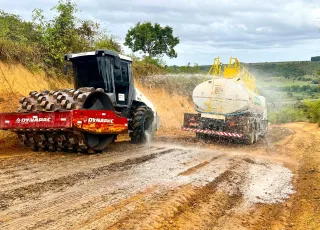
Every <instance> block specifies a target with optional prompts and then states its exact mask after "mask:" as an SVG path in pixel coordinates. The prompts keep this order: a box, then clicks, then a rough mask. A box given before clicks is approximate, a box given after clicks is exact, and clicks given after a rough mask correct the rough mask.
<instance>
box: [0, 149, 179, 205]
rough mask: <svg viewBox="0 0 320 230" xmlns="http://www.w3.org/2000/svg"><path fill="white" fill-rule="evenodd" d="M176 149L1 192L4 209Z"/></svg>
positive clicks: (125, 168) (126, 168)
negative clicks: (18, 201)
mask: <svg viewBox="0 0 320 230" xmlns="http://www.w3.org/2000/svg"><path fill="white" fill-rule="evenodd" d="M175 150H176V149H170V148H169V149H166V150H162V151H159V152H156V153H152V154H150V155H146V156H141V157H137V158H133V159H127V160H126V161H124V162H118V163H111V164H108V165H106V166H102V167H99V168H95V169H93V170H91V171H88V172H79V173H75V174H72V175H69V176H63V177H59V178H56V179H53V180H48V181H45V182H41V183H35V184H31V185H27V186H25V187H21V188H17V189H14V190H7V191H5V192H2V193H0V197H1V199H2V203H3V205H2V210H3V207H7V206H9V205H8V203H10V202H12V201H13V200H15V199H17V198H19V199H36V198H38V197H40V196H41V195H42V194H44V193H45V192H48V191H55V190H57V189H59V191H61V190H63V189H64V188H65V187H71V186H74V185H75V184H76V183H80V182H81V181H83V180H92V179H95V178H96V177H99V176H101V175H105V174H107V173H109V172H114V171H121V170H128V169H129V168H131V167H133V166H134V165H138V164H142V163H144V162H146V161H149V160H151V159H154V158H156V157H158V156H161V155H164V154H167V153H171V152H173V151H175Z"/></svg>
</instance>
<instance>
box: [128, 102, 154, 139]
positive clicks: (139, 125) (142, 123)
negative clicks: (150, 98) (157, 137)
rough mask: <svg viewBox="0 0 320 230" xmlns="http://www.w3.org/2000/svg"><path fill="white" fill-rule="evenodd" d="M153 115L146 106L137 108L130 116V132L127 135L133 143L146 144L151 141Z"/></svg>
mask: <svg viewBox="0 0 320 230" xmlns="http://www.w3.org/2000/svg"><path fill="white" fill-rule="evenodd" d="M153 119H154V115H153V112H152V110H151V109H150V108H149V107H147V106H138V107H136V109H135V110H134V111H133V113H132V116H131V122H130V127H131V129H132V130H131V132H130V134H129V136H130V138H131V141H132V142H133V143H146V142H147V141H149V140H152V139H153V136H154V130H153V128H152V123H153Z"/></svg>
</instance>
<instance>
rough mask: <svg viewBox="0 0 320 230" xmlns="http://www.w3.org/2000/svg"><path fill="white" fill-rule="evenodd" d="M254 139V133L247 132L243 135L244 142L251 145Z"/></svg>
mask: <svg viewBox="0 0 320 230" xmlns="http://www.w3.org/2000/svg"><path fill="white" fill-rule="evenodd" d="M254 140H255V135H254V133H253V132H252V133H248V134H247V135H246V136H245V139H244V143H245V144H246V145H252V144H253V143H254Z"/></svg>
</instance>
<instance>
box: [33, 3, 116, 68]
mask: <svg viewBox="0 0 320 230" xmlns="http://www.w3.org/2000/svg"><path fill="white" fill-rule="evenodd" d="M52 10H54V11H55V13H56V14H55V16H54V18H53V19H52V20H46V19H45V17H44V16H43V11H42V10H39V9H35V10H34V11H33V25H35V27H36V28H37V31H38V33H39V34H41V39H40V40H41V41H40V43H41V45H42V49H43V53H44V54H45V57H46V58H45V60H44V61H45V63H46V64H47V66H49V67H51V66H53V67H58V68H60V67H61V66H62V65H63V62H64V55H65V54H66V53H73V52H85V51H90V50H93V49H101V48H106V49H110V50H115V51H118V52H121V51H122V50H121V45H120V44H119V43H118V41H117V40H116V38H115V37H114V36H112V35H109V36H108V35H107V34H106V30H105V28H100V24H99V23H97V22H94V21H90V20H80V19H79V18H77V17H76V13H77V12H78V9H77V5H76V3H74V2H73V1H72V0H59V2H58V4H57V5H56V6H55V7H53V8H52Z"/></svg>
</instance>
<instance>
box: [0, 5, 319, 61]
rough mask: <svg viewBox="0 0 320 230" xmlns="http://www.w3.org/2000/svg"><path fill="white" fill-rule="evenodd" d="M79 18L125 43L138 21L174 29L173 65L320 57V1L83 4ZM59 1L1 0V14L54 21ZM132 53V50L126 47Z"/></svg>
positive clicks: (295, 59) (293, 59)
mask: <svg viewBox="0 0 320 230" xmlns="http://www.w3.org/2000/svg"><path fill="white" fill-rule="evenodd" d="M76 2H77V5H78V7H79V9H80V12H79V13H78V16H79V17H80V18H82V19H92V20H96V21H98V22H100V23H102V24H103V25H104V26H106V27H107V28H108V30H109V31H110V32H111V33H112V34H114V35H116V36H118V37H119V39H120V41H121V42H123V40H124V37H125V35H126V32H127V31H128V29H129V28H130V27H132V26H134V25H135V24H136V23H137V22H138V21H141V22H143V21H151V22H158V23H160V24H162V25H169V26H171V27H172V28H173V30H174V35H175V36H178V37H179V38H180V44H179V45H178V46H177V47H176V50H177V52H178V58H176V59H168V58H166V62H167V63H168V64H177V65H186V64H187V63H188V62H190V63H198V64H210V63H211V62H212V60H213V58H214V57H216V56H220V57H221V58H222V60H223V61H224V62H226V61H227V60H228V58H229V57H230V56H234V57H238V58H239V60H240V61H242V62H270V61H298V60H310V57H311V56H316V55H319V56H320V32H319V30H318V28H320V0H308V1H307V0H269V1H266V0H264V1H260V0H220V1H215V0H201V1H196V0H193V1H192V0H136V1H133V0H116V1H114V0H78V1H76ZM56 4H57V0H46V1H40V0H33V1H29V0H15V1H8V0H0V9H2V10H4V11H7V12H11V13H15V14H19V15H21V17H22V18H23V19H25V20H30V19H31V12H32V10H33V9H34V8H41V9H43V10H44V14H45V15H46V16H47V17H48V18H50V17H52V11H50V8H52V6H54V5H56ZM124 50H125V51H126V52H127V53H130V52H131V51H130V49H128V48H127V47H124Z"/></svg>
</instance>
